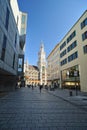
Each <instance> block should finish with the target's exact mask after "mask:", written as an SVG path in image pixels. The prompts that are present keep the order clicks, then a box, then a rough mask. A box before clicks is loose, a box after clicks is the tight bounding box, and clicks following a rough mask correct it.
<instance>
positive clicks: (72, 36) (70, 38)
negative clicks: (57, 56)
mask: <svg viewBox="0 0 87 130" xmlns="http://www.w3.org/2000/svg"><path fill="white" fill-rule="evenodd" d="M75 36H76V31H74V32H73V33H72V34H71V35H70V36H69V37H68V38H67V43H68V42H70V41H71V40H72V39H73V38H74V37H75Z"/></svg>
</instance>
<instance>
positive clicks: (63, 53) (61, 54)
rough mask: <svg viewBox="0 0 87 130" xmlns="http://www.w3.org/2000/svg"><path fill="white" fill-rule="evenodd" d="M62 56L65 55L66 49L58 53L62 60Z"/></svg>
mask: <svg viewBox="0 0 87 130" xmlns="http://www.w3.org/2000/svg"><path fill="white" fill-rule="evenodd" d="M64 55H66V49H65V50H64V51H63V52H62V53H60V57H61V58H62V57H63V56H64Z"/></svg>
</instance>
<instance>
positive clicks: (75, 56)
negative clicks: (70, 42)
mask: <svg viewBox="0 0 87 130" xmlns="http://www.w3.org/2000/svg"><path fill="white" fill-rule="evenodd" d="M76 58H78V52H77V51H76V52H75V53H73V54H72V55H70V56H68V62H71V61H72V60H74V59H76Z"/></svg>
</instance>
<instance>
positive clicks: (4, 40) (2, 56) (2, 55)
mask: <svg viewBox="0 0 87 130" xmlns="http://www.w3.org/2000/svg"><path fill="white" fill-rule="evenodd" d="M6 42H7V38H6V36H5V35H4V38H3V44H2V52H1V60H3V61H4V59H5V51H6Z"/></svg>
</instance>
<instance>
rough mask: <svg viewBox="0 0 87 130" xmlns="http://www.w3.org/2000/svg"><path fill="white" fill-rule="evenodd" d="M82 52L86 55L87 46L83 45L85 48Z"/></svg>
mask: <svg viewBox="0 0 87 130" xmlns="http://www.w3.org/2000/svg"><path fill="white" fill-rule="evenodd" d="M83 52H84V54H87V45H85V46H84V47H83Z"/></svg>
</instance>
